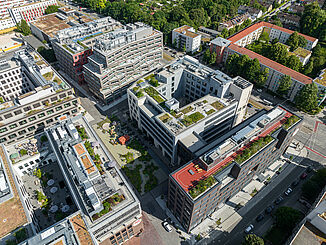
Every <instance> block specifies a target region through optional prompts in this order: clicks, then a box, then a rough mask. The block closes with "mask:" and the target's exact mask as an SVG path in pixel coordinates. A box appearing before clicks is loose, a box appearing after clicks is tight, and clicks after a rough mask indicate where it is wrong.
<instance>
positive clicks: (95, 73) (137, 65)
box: [83, 22, 163, 104]
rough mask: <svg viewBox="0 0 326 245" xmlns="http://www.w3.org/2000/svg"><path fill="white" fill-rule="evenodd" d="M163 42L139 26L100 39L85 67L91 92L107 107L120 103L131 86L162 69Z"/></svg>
mask: <svg viewBox="0 0 326 245" xmlns="http://www.w3.org/2000/svg"><path fill="white" fill-rule="evenodd" d="M162 39H163V35H162V33H161V32H159V31H157V30H154V29H153V28H152V27H151V26H147V25H145V24H143V23H140V22H136V23H134V24H128V25H126V26H125V27H123V28H121V29H118V30H115V31H112V32H109V33H106V34H104V35H102V36H99V37H98V38H97V39H96V41H95V44H94V46H93V54H92V55H91V56H89V57H88V63H87V64H85V65H84V66H83V68H84V70H83V73H84V78H85V81H86V83H87V85H88V88H89V90H90V91H91V92H92V93H93V94H94V95H95V96H96V97H97V98H99V99H100V100H102V101H103V102H104V103H106V104H109V103H111V102H112V101H114V100H116V99H121V97H122V96H124V95H125V94H126V89H127V88H128V87H129V85H130V83H132V82H133V81H135V80H137V79H138V78H139V77H141V76H143V75H144V74H146V73H148V72H150V71H152V70H154V69H155V68H157V67H158V66H160V60H161V59H162V47H163V40H162Z"/></svg>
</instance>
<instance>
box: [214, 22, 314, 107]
mask: <svg viewBox="0 0 326 245" xmlns="http://www.w3.org/2000/svg"><path fill="white" fill-rule="evenodd" d="M262 32H266V33H268V34H269V38H270V40H273V39H275V38H276V39H278V40H279V42H280V43H283V44H285V43H286V41H287V39H288V38H289V37H290V35H291V34H292V33H293V32H294V31H291V30H288V29H285V28H282V27H279V26H276V25H273V24H271V23H267V22H259V23H256V24H253V25H251V26H249V27H248V28H246V29H244V30H242V31H240V32H238V33H236V34H235V35H233V36H231V37H229V38H228V39H224V38H221V37H218V38H216V39H214V40H212V41H211V43H210V50H211V52H216V54H217V59H216V62H217V63H222V62H226V60H227V58H228V56H229V55H232V54H234V53H237V54H239V55H240V56H241V55H247V56H248V57H249V58H250V59H258V61H259V63H260V65H261V67H262V69H264V68H268V69H269V73H268V77H267V81H266V84H265V87H267V88H268V89H269V90H272V91H274V92H276V91H277V89H278V87H279V84H280V79H281V77H282V76H283V75H288V76H290V77H291V79H292V86H291V88H290V89H289V91H288V95H287V96H288V98H289V99H290V100H292V101H293V100H294V98H295V96H296V95H297V93H298V92H299V91H300V90H301V89H302V88H303V86H304V85H305V84H310V83H312V80H313V79H312V78H310V77H308V76H305V75H304V74H302V73H300V72H297V71H295V70H292V69H290V68H288V67H286V66H284V65H281V64H279V63H277V62H275V61H273V60H270V59H268V58H266V57H264V56H262V55H260V54H257V53H255V52H253V51H251V50H249V49H246V48H245V46H247V45H249V44H250V43H252V42H254V41H256V40H258V38H259V37H260V35H261V34H262ZM299 35H301V36H303V37H304V38H305V39H306V40H307V46H306V47H305V49H306V50H307V51H309V50H311V49H312V48H314V47H315V46H316V45H317V42H318V39H316V38H313V37H309V36H307V35H304V34H301V33H299ZM301 54H302V52H301V53H300V55H301ZM304 56H305V58H303V59H302V61H303V62H306V59H307V57H308V56H307V55H304Z"/></svg>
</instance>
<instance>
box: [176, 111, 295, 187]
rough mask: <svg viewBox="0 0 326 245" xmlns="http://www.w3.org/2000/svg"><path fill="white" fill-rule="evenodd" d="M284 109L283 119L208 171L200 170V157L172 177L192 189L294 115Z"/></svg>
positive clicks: (182, 185) (181, 184) (181, 185)
mask: <svg viewBox="0 0 326 245" xmlns="http://www.w3.org/2000/svg"><path fill="white" fill-rule="evenodd" d="M278 108H281V109H282V110H284V111H285V112H286V113H285V114H284V116H283V117H282V119H281V120H277V121H275V122H274V123H273V124H272V125H271V126H269V127H268V128H267V129H265V130H264V131H263V132H261V133H260V134H259V135H257V136H256V137H255V138H253V139H251V140H250V141H249V142H248V143H246V144H245V146H243V147H242V148H240V149H237V150H236V151H234V152H233V154H231V155H229V156H228V157H226V158H224V159H223V160H222V161H220V162H219V163H218V164H216V165H215V166H214V167H212V168H211V169H209V170H208V171H206V170H205V169H201V170H200V171H198V170H197V169H198V167H199V164H200V163H201V160H200V159H196V160H194V161H192V162H190V163H188V164H186V165H185V166H183V167H182V168H180V169H179V170H177V171H176V172H174V173H173V174H172V177H173V178H174V179H175V180H176V181H177V183H178V184H179V185H180V187H181V188H183V189H184V190H185V191H186V192H188V191H189V190H190V188H191V187H192V186H193V183H194V182H196V181H199V180H201V179H204V178H207V177H209V176H210V175H212V174H214V173H215V172H217V171H218V170H219V169H220V168H221V167H222V166H224V165H226V164H228V163H229V162H231V161H233V160H234V159H235V157H236V156H237V155H239V154H240V153H242V151H243V150H244V149H246V148H248V147H249V146H250V144H251V143H252V142H253V141H255V140H256V139H257V138H258V137H265V136H267V135H268V134H270V133H271V132H272V131H273V130H274V129H276V128H278V127H279V126H281V125H282V124H283V123H285V121H286V118H288V117H290V116H292V115H293V114H292V113H290V112H288V111H286V110H285V109H284V108H282V107H278ZM191 171H192V172H193V173H194V174H190V172H191Z"/></svg>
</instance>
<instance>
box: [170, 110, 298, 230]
mask: <svg viewBox="0 0 326 245" xmlns="http://www.w3.org/2000/svg"><path fill="white" fill-rule="evenodd" d="M301 123H302V119H301V118H299V117H298V116H296V115H294V114H293V113H291V112H289V111H287V110H286V109H285V108H283V107H280V106H277V107H275V108H274V109H272V110H270V111H265V110H262V111H260V112H258V113H256V114H254V115H253V116H252V117H250V118H248V119H247V120H245V121H244V122H242V123H241V124H239V125H238V126H236V127H234V128H233V129H231V130H229V131H228V132H227V133H225V134H223V136H222V137H219V138H216V139H215V141H214V142H212V143H211V144H208V145H206V146H205V147H204V148H202V149H201V150H199V151H197V152H196V156H195V157H194V158H193V159H192V160H191V161H189V162H188V163H187V164H185V165H184V166H182V167H181V168H179V169H178V170H176V171H175V172H173V173H171V174H170V176H169V187H168V200H167V206H168V207H169V209H170V210H171V211H172V213H173V214H174V215H175V216H176V218H177V219H178V220H179V221H180V223H181V224H182V225H183V226H184V227H185V229H186V230H187V231H188V232H189V231H190V230H192V229H193V228H194V227H196V226H197V225H198V224H200V223H201V222H202V221H203V220H204V219H206V218H207V217H208V216H209V215H210V214H211V213H213V212H214V211H216V210H218V209H219V208H220V207H221V206H223V203H225V202H226V201H227V200H229V199H230V198H231V197H232V196H234V195H235V194H236V193H238V192H239V191H240V190H241V189H242V188H243V187H244V186H246V185H247V184H248V183H249V182H250V181H251V180H252V179H255V178H257V176H258V175H259V174H260V173H263V172H264V170H265V169H266V168H267V167H268V166H270V165H271V164H272V163H273V162H275V160H276V159H278V158H279V157H280V156H281V155H282V154H283V153H284V151H285V150H286V148H287V147H288V145H289V144H290V142H291V141H292V138H293V136H294V135H295V134H296V132H297V131H298V130H299V129H298V128H299V127H300V125H301Z"/></svg>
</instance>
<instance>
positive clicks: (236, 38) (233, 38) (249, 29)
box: [228, 21, 317, 42]
mask: <svg viewBox="0 0 326 245" xmlns="http://www.w3.org/2000/svg"><path fill="white" fill-rule="evenodd" d="M264 27H267V28H272V29H277V30H280V31H282V32H286V33H289V34H292V33H293V32H294V31H291V30H289V29H286V28H283V27H280V26H277V25H273V24H271V23H268V22H264V21H261V22H258V23H256V24H253V25H251V26H249V27H247V28H246V29H244V30H243V31H241V32H238V33H236V34H234V35H233V36H231V37H230V38H228V40H229V41H231V42H237V41H239V40H240V39H242V38H244V37H245V36H247V35H249V34H250V33H252V32H253V31H255V30H257V29H258V28H264ZM298 34H299V35H301V36H303V37H304V38H305V39H307V40H308V41H311V42H314V41H316V40H317V39H316V38H314V37H310V36H307V35H304V34H302V33H298Z"/></svg>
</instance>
